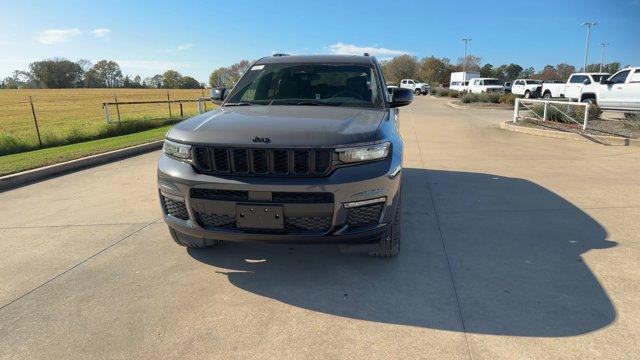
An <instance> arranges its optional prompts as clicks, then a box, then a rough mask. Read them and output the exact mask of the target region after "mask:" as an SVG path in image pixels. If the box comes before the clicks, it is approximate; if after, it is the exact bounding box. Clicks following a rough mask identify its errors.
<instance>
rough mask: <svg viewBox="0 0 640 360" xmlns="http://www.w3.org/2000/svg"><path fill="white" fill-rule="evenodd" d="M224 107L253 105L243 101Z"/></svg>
mask: <svg viewBox="0 0 640 360" xmlns="http://www.w3.org/2000/svg"><path fill="white" fill-rule="evenodd" d="M224 106H253V104H252V103H249V102H245V101H241V102H236V103H226V104H224Z"/></svg>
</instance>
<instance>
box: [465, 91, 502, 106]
mask: <svg viewBox="0 0 640 360" xmlns="http://www.w3.org/2000/svg"><path fill="white" fill-rule="evenodd" d="M500 95H501V93H482V94H475V93H468V94H465V95H463V96H462V102H463V103H465V104H468V103H476V102H479V103H490V104H497V103H499V102H500Z"/></svg>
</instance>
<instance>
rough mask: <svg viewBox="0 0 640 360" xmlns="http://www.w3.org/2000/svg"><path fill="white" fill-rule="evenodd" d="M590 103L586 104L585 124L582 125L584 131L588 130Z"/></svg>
mask: <svg viewBox="0 0 640 360" xmlns="http://www.w3.org/2000/svg"><path fill="white" fill-rule="evenodd" d="M589 105H590V104H589V103H585V107H584V124H582V130H587V119H589Z"/></svg>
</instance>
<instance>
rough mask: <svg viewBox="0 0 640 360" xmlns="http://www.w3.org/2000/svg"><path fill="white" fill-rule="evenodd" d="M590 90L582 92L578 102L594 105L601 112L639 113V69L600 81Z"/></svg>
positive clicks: (632, 68) (630, 69) (619, 73)
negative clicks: (601, 110)
mask: <svg viewBox="0 0 640 360" xmlns="http://www.w3.org/2000/svg"><path fill="white" fill-rule="evenodd" d="M592 90H593V91H584V92H583V93H582V95H581V97H580V101H584V102H592V103H595V104H597V105H598V106H599V107H600V108H601V109H603V110H617V111H625V112H640V67H631V68H626V69H622V70H620V71H618V72H617V73H615V74H613V75H612V76H610V77H608V78H604V79H601V81H600V83H599V84H597V85H596V86H595V87H594V88H592Z"/></svg>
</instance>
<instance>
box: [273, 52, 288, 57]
mask: <svg viewBox="0 0 640 360" xmlns="http://www.w3.org/2000/svg"><path fill="white" fill-rule="evenodd" d="M271 56H273V57H280V56H289V54H284V53H275V54H273V55H271Z"/></svg>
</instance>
